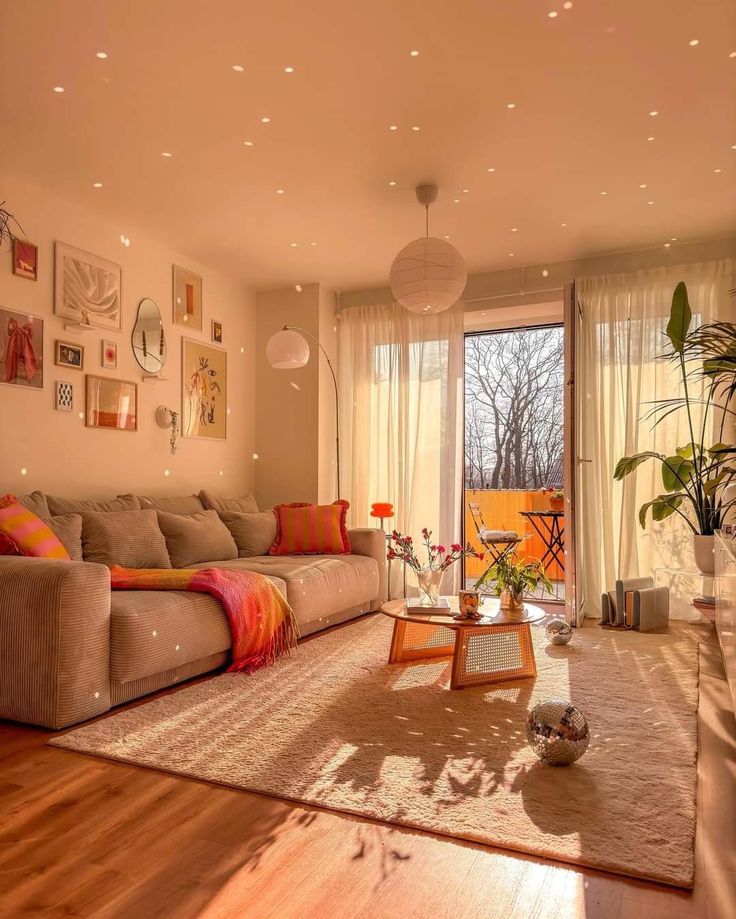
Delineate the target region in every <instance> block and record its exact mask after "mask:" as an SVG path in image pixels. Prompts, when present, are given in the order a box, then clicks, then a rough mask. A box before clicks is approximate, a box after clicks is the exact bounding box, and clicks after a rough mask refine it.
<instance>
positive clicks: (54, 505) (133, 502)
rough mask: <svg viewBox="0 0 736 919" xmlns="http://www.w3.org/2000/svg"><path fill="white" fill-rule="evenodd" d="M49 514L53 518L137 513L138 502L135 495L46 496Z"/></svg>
mask: <svg viewBox="0 0 736 919" xmlns="http://www.w3.org/2000/svg"><path fill="white" fill-rule="evenodd" d="M46 499H47V501H48V504H49V510H50V513H51V514H52V515H53V516H58V515H60V514H83V513H84V512H85V511H93V512H95V513H110V512H112V511H137V510H139V509H140V506H141V505H140V501H139V500H138V498H137V497H136V496H135V495H121V496H120V497H119V498H101V499H99V500H98V499H93V498H57V497H55V496H54V495H46Z"/></svg>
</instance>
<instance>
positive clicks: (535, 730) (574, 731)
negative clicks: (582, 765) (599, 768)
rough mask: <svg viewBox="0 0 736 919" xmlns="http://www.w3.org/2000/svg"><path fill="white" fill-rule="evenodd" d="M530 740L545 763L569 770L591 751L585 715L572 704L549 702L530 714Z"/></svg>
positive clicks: (535, 708)
mask: <svg viewBox="0 0 736 919" xmlns="http://www.w3.org/2000/svg"><path fill="white" fill-rule="evenodd" d="M526 739H527V741H528V742H529V746H530V747H531V748H532V750H534V752H535V753H536V754H537V756H538V757H539V758H540V759H541V761H542V762H543V763H546V764H547V765H548V766H569V765H570V764H571V763H574V762H575V760H578V759H580V757H581V756H582V755H583V753H585V751H586V750H587V749H588V742H589V741H590V729H589V728H588V722H587V721H586V719H585V715H584V714H583V713H582V712H581V711H580V709H579V708H576V707H575V706H574V705H573V704H572V702H564V701H562V700H561V699H549V700H547V701H546V702H539V703H538V704H537V705H535V706H534V708H533V709H532V710H531V711H530V712H529V717H528V718H527V722H526Z"/></svg>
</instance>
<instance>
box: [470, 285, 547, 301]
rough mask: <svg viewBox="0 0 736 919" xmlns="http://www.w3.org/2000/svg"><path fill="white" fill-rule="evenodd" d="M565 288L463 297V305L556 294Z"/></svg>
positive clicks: (538, 288) (541, 288) (536, 288)
mask: <svg viewBox="0 0 736 919" xmlns="http://www.w3.org/2000/svg"><path fill="white" fill-rule="evenodd" d="M563 290H564V287H535V288H534V289H533V290H517V291H514V292H513V293H508V294H490V295H489V296H487V297H461V298H460V299H461V300H462V302H463V303H480V302H482V301H484V300H505V299H506V297H526V296H528V295H530V294H555V293H558V292H560V291H563Z"/></svg>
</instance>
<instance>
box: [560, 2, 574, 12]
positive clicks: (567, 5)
mask: <svg viewBox="0 0 736 919" xmlns="http://www.w3.org/2000/svg"><path fill="white" fill-rule="evenodd" d="M562 9H563V10H571V9H572V3H571V0H567V2H566V3H563V4H562Z"/></svg>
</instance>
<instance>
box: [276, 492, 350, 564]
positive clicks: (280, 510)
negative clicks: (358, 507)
mask: <svg viewBox="0 0 736 919" xmlns="http://www.w3.org/2000/svg"><path fill="white" fill-rule="evenodd" d="M349 507H350V505H349V504H348V502H347V501H342V500H341V501H335V503H334V504H278V505H276V507H275V508H274V509H273V512H274V514H275V516H276V541H275V542H274V544H273V545H272V546H271V548H270V550H269V554H270V555H349V554H350V552H351V547H350V539H349V537H348V531H347V527H346V525H345V517H346V515H347V512H348V508H349Z"/></svg>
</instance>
